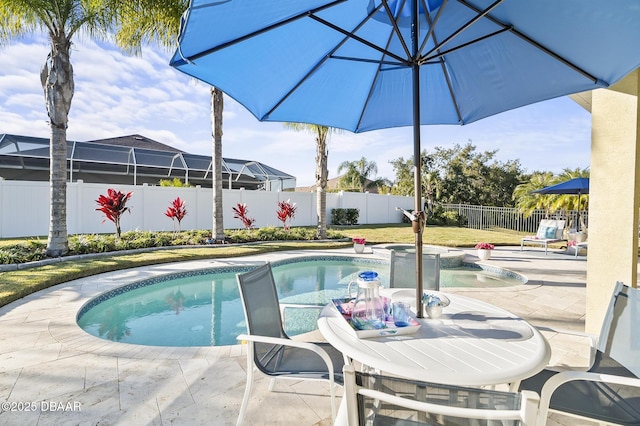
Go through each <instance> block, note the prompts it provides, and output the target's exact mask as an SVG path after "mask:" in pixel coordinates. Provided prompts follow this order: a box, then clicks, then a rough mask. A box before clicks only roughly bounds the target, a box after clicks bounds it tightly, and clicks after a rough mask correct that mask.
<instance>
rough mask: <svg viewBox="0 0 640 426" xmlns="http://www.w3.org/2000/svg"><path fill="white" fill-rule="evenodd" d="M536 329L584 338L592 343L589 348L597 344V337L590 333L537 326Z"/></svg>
mask: <svg viewBox="0 0 640 426" xmlns="http://www.w3.org/2000/svg"><path fill="white" fill-rule="evenodd" d="M536 328H537V329H538V330H540V331H550V332H552V333H558V334H569V335H572V336H578V337H586V338H588V339H589V340H590V341H591V343H592V345H591V346H594V347H595V346H596V344H597V342H598V336H597V335H595V334H591V333H584V332H582V331H573V330H564V329H557V328H553V327H547V326H538V327H536Z"/></svg>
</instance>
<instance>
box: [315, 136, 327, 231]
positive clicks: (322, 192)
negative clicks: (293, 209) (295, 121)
mask: <svg viewBox="0 0 640 426" xmlns="http://www.w3.org/2000/svg"><path fill="white" fill-rule="evenodd" d="M327 157H328V153H327V139H326V132H325V133H324V137H323V135H322V132H319V134H318V137H317V138H316V205H317V216H318V238H319V239H321V240H324V239H326V238H327V178H328V175H329V171H328V170H327Z"/></svg>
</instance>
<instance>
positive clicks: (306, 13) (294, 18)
mask: <svg viewBox="0 0 640 426" xmlns="http://www.w3.org/2000/svg"><path fill="white" fill-rule="evenodd" d="M346 1H348V0H335V1H333V2H331V3H328V4H325V5H324V6H320V7H318V8H316V9H312V10H306V11H304V12H302V13H299V14H297V15H295V16H292V17H290V18H287V19H285V20H284V21H280V22H276V23H274V24H272V25H269V26H267V27H264V28H261V29H259V30H258V31H254V32H252V33H249V34H246V35H244V36H242V37H238V38H236V39H234V40H231V41H228V42H226V43H222V44H219V45H218V46H216V47H212V48H210V49H207V50H204V51H202V52H199V53H196V54H194V55H190V56H187V57H183V59H182V60H183V61H185V62H190V61H194V60H196V59H200V58H202V57H203V56H207V55H209V54H211V53H215V52H217V51H219V50H222V49H225V48H227V47H229V46H233V45H234V44H238V43H241V42H243V41H245V40H248V39H250V38H253V37H256V36H259V35H260V34H263V33H266V32H269V31H271V30H273V29H274V28H278V27H281V26H283V25H287V24H290V23H291V22H294V21H297V20H299V19H303V18H306V17H309V16H310V17H314V15H313V14H314V13H317V12H321V11H323V10H325V9H329V8H331V7H333V6H336V5H338V4H340V3H344V2H346ZM172 65H173V66H176V65H181V64H180V61H176V63H175V65H174V64H172Z"/></svg>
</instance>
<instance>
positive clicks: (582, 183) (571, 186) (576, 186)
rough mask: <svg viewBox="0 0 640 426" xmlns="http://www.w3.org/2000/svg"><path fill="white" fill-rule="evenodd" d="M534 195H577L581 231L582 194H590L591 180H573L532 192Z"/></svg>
mask: <svg viewBox="0 0 640 426" xmlns="http://www.w3.org/2000/svg"><path fill="white" fill-rule="evenodd" d="M532 193H533V194H542V195H549V194H575V195H577V196H578V227H577V228H578V231H579V230H580V218H581V217H582V215H581V211H580V199H581V198H582V194H588V193H589V178H573V179H569V180H566V181H564V182H560V183H558V184H555V185H551V186H545V187H544V188H541V189H538V190H535V191H532Z"/></svg>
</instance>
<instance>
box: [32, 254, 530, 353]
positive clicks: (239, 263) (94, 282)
mask: <svg viewBox="0 0 640 426" xmlns="http://www.w3.org/2000/svg"><path fill="white" fill-rule="evenodd" d="M305 257H329V258H333V257H335V258H341V257H342V258H344V257H348V258H359V259H363V260H366V259H371V260H379V261H381V262H384V261H388V257H386V256H384V255H383V254H382V255H381V254H380V253H379V252H377V251H376V250H372V251H371V252H365V253H363V254H355V253H353V252H352V251H351V250H350V249H330V250H296V251H282V252H274V253H265V254H260V255H252V256H243V257H236V258H227V259H208V260H193V261H186V262H174V263H169V264H162V265H152V266H145V267H140V268H134V269H127V270H124V271H115V272H108V273H105V274H99V275H95V276H92V277H87V278H81V279H78V280H74V281H69V282H67V283H65V284H60V285H58V286H55V287H52V288H51V289H49V290H51V291H55V290H63V291H65V292H66V291H72V292H73V291H75V292H77V293H76V297H74V300H72V301H69V303H66V304H65V306H64V308H63V309H62V310H61V311H60V312H61V313H64V315H57V316H56V320H55V321H52V322H51V323H50V325H49V332H50V333H51V336H52V337H53V338H54V339H55V340H56V341H57V342H59V343H61V344H63V345H65V346H67V347H68V348H70V349H73V350H77V351H81V352H86V353H94V354H99V355H105V356H115V357H130V358H149V357H152V358H154V359H174V358H181V357H188V358H194V357H199V356H210V354H211V352H215V353H218V352H219V355H233V354H234V353H235V355H240V351H239V349H238V347H239V346H241V345H240V344H237V345H222V346H149V345H140V344H134V343H123V342H114V341H110V340H106V339H103V338H100V337H97V336H93V335H90V334H89V333H87V332H86V331H84V330H83V329H82V328H81V327H80V326H79V325H78V324H77V318H78V315H79V314H80V312H81V311H82V310H83V309H84V308H85V307H86V306H87V305H88V304H89V303H91V301H92V300H94V299H95V298H96V297H99V296H100V295H102V294H105V293H108V292H111V291H114V290H117V289H118V288H121V287H125V286H128V285H131V284H135V283H136V282H139V281H146V280H153V279H154V278H160V277H163V276H166V275H176V274H178V275H183V274H184V275H189V271H193V270H202V269H205V270H211V269H219V268H222V269H224V268H242V267H247V266H251V265H259V264H262V263H264V262H266V261H269V262H273V263H279V264H280V263H290V262H294V261H296V260H298V259H300V258H305ZM465 263H468V264H473V263H471V262H465ZM476 265H477V266H478V269H479V270H487V271H489V272H493V273H496V270H497V269H501V270H504V271H507V273H508V274H517V273H515V272H513V271H510V270H507V269H505V268H497V267H495V266H491V265H483V264H480V263H476ZM501 275H502V274H501ZM517 275H518V276H522V277H524V276H523V275H522V274H517ZM522 284H523V285H524V284H526V282H523V283H522ZM513 287H518V285H516V286H504V287H499V288H503V289H505V288H513ZM456 289H458V290H459V289H464V288H462V287H461V288H458V287H456ZM470 290H473V289H470ZM25 299H26V298H25Z"/></svg>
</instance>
